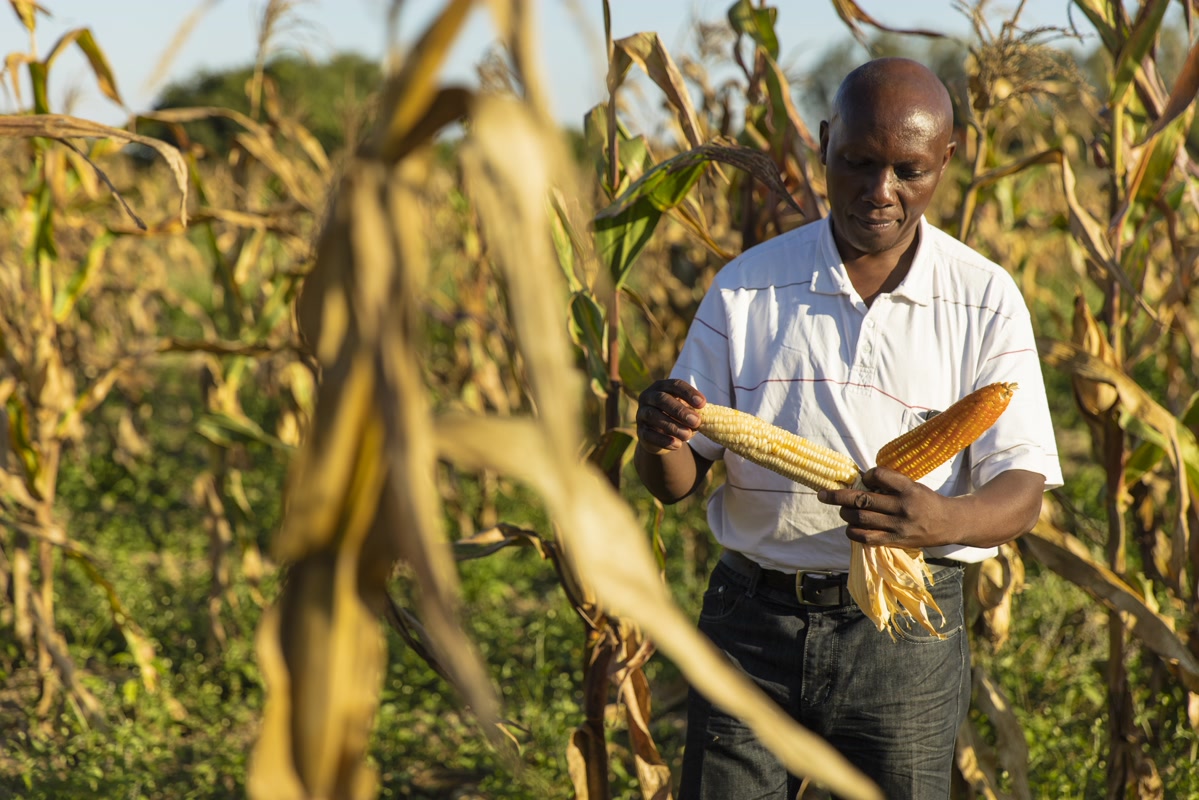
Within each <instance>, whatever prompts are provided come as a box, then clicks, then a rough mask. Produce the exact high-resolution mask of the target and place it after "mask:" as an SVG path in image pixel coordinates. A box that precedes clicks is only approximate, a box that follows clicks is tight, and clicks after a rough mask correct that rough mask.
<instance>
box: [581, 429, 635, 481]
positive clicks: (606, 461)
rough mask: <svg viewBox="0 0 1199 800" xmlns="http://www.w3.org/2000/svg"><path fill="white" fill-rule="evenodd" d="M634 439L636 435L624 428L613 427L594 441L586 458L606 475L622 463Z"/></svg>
mask: <svg viewBox="0 0 1199 800" xmlns="http://www.w3.org/2000/svg"><path fill="white" fill-rule="evenodd" d="M635 441H636V437H635V436H634V435H633V434H632V433H631V432H630V431H629V430H628V429H626V428H613V429H612V430H610V431H605V432H604V434H603V435H602V436H600V440H599V441H598V442H596V445H595V448H594V449H592V451H591V454H590V455H588V456H587V460H588V461H590V462H591V463H592V464H594V465H595V466H596V467H597V468H598V469H599V470H600V471H601V472H603V473H604V474H605V475H606V474H608V472H609V471H611V470H612V469H613V468H614V467H616V466H617V465H619V464H621V463H623V461H624V457H625V454H626V453H628V452H629V447H631V446H632V444H633V443H634V442H635Z"/></svg>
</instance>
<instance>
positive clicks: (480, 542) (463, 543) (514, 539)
mask: <svg viewBox="0 0 1199 800" xmlns="http://www.w3.org/2000/svg"><path fill="white" fill-rule="evenodd" d="M513 545H519V546H523V547H531V548H533V549H534V550H536V551H537V554H538V555H540V556H541V557H542V558H549V551H550V548H552V546H553V545H552V543H548V542H546V541H544V540H543V539H542V538H541V536H539V535H538V534H537V532H536V531H531V530H528V529H526V528H520V527H517V526H515V525H508V524H506V523H502V522H501V523H500V524H499V525H496V526H495V527H493V528H488V529H487V530H485V531H479V532H478V533H476V534H474V535H473V536H468V537H465V538H463V539H459V540H458V541H456V542H454V558H455V559H457V560H458V561H472V560H474V559H476V558H484V557H485V556H489V555H491V554H492V553H495V552H498V551H500V550H503V549H504V548H505V547H511V546H513Z"/></svg>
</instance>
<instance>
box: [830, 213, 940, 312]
mask: <svg viewBox="0 0 1199 800" xmlns="http://www.w3.org/2000/svg"><path fill="white" fill-rule="evenodd" d="M834 240H835V237H834ZM919 246H920V234H919V231H917V232H916V234H915V235H914V236H913V237H912V239H911V241H910V242H908V244H907V246H906V247H903V248H902V249H901V248H895V249H892V250H888V251H886V252H883V253H855V254H854V255H853V256H852V257H850V258H846V254H845V253H844V252H841V253H840V255H841V258H842V260H843V262H844V264H845V271H846V273H848V275H849V281H850V283H852V284H853V288H854V289H855V290H856V291H857V293H858V296H859V297H861V298H862V302H864V303H865V304H866V305H867V307H869V306H870V304H871V303H873V302H874V298H876V297H878V296H879V295H880V294H889V293H890V292H893V291H894V290H895V288H896V287H897V286H899V284H900V283H902V282H903V279H904V278H905V277H907V274H908V271H909V270H910V269H911V268H912V261H913V259H915V257H916V250H917V249H919ZM837 249H838V250H839V251H840V250H841V246H840V244H838V245H837Z"/></svg>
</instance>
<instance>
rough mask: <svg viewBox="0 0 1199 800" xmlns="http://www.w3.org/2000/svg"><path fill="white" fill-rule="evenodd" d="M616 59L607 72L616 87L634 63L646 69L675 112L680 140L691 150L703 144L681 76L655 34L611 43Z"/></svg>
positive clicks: (631, 37) (641, 34) (635, 36)
mask: <svg viewBox="0 0 1199 800" xmlns="http://www.w3.org/2000/svg"><path fill="white" fill-rule="evenodd" d="M612 44H613V47H614V49H615V56H614V60H613V62H612V65H611V67H610V69H611V70H612V72H613V73H614V75H615V79H616V83H617V85H619V84H620V83H621V82H622V81H623V80H624V76H625V74H626V73H627V72H628V70H629V67H630V66H632V65H633V64H636V65H637V66H639V67H641V69H643V70H645V73H646V74H647V75H649V77H650V80H652V81H653V82H654V83H655V84H657V85H658V88H660V89H661V90H662V91H663V92H664V93H665V94H666V99H667V100H668V101H669V103H670V106H671V108H672V109H673V110H674V114H675V119H677V120H678V123H679V127H680V128H681V129H682V132H683V138H684V140H685V141H686V142H687V144H688V145H690V146H691V147H692V148H696V147H699V146H700V145H701V144H702V143H703V141H704V135H703V131H702V130H701V128H700V123H699V117H698V116H696V113H695V104H694V103H692V102H691V94H690V93H689V91H688V89H687V84H686V82H685V81H684V80H683V74H682V73H681V72H680V71H679V68H678V66H677V65H676V64H675V63H674V59H673V58H672V57H671V55H670V52H669V51H668V50H667V49H666V46H665V45H663V44H662V39H661V38H660V37H659V36H658V34H656V33H635V34H633V35H632V36H626V37H625V38H623V39H617V40H616V41H615V42H613V43H612Z"/></svg>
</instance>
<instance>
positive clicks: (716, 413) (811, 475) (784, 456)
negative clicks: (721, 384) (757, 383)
mask: <svg viewBox="0 0 1199 800" xmlns="http://www.w3.org/2000/svg"><path fill="white" fill-rule="evenodd" d="M699 418H700V425H699V432H700V433H702V434H703V435H704V436H707V437H708V438H709V439H711V440H712V441H714V442H716V443H717V444H719V445H721V446H722V447H725V448H727V449H729V450H731V451H733V452H734V453H736V454H737V455H739V456H741V457H742V458H745V459H748V460H749V461H752V462H753V463H755V464H757V465H758V466H760V467H765V468H766V469H769V470H773V471H774V472H777V473H778V474H780V475H782V476H783V477H785V478H790V479H791V480H793V481H795V482H796V483H802V484H803V485H804V486H807V487H808V488H809V489H846V488H848V487H850V486H853V485H854V484H855V483H856V482H857V481H858V479H859V477H860V476H861V471H860V470H859V469H858V467H857V465H856V464H854V463H853V460H852V459H851V458H850V457H849V456H846V455H842V454H841V453H838V452H836V451H835V450H830V449H829V448H827V447H825V446H823V445H819V444H816V443H815V442H810V441H808V440H807V439H803V438H801V437H799V436H796V435H795V434H794V433H791V432H790V431H785V430H783V429H782V428H779V427H776V426H774V425H771V424H770V423H769V422H766V421H764V420H761V419H758V418H757V417H755V416H753V415H752V414H746V413H745V412H743V411H737V410H736V409H733V408H728V407H726V406H718V405H715V404H714V403H708V404H707V405H705V406H704V407H703V408H701V409H699Z"/></svg>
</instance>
